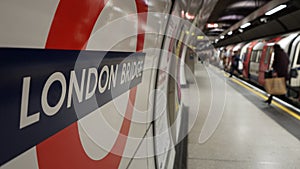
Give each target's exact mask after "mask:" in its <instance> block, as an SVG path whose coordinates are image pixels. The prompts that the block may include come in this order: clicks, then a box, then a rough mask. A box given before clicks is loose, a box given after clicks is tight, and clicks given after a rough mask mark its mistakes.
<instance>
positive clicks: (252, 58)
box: [250, 51, 257, 62]
mask: <svg viewBox="0 0 300 169" xmlns="http://www.w3.org/2000/svg"><path fill="white" fill-rule="evenodd" d="M256 52H257V51H252V53H251V58H250V60H251V62H255V61H256Z"/></svg>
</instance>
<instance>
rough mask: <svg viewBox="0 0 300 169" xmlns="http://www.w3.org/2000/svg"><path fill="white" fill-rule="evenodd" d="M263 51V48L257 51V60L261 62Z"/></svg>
mask: <svg viewBox="0 0 300 169" xmlns="http://www.w3.org/2000/svg"><path fill="white" fill-rule="evenodd" d="M261 53H262V51H261V50H259V51H257V53H256V60H255V62H257V63H258V62H259V61H260V58H261Z"/></svg>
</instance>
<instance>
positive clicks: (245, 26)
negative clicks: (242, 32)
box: [240, 22, 251, 29]
mask: <svg viewBox="0 0 300 169" xmlns="http://www.w3.org/2000/svg"><path fill="white" fill-rule="evenodd" d="M250 25H251V23H250V22H247V23H245V24H244V25H242V26H241V27H240V28H242V29H244V28H247V27H248V26H250Z"/></svg>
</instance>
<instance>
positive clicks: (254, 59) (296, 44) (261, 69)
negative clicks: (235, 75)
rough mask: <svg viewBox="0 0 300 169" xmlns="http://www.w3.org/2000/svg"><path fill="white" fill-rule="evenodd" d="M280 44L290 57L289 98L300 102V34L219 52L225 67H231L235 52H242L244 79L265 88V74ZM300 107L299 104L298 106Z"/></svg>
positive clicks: (270, 38)
mask: <svg viewBox="0 0 300 169" xmlns="http://www.w3.org/2000/svg"><path fill="white" fill-rule="evenodd" d="M274 44H279V45H280V46H281V48H282V49H283V50H284V51H285V52H286V53H287V54H288V56H289V61H290V63H289V68H290V69H289V70H290V72H289V73H290V79H288V84H287V89H288V93H287V96H288V97H290V98H291V99H292V100H294V101H296V102H298V103H299V102H300V96H299V95H300V76H299V74H300V56H299V55H300V53H299V52H300V34H299V32H294V33H289V34H284V35H280V36H276V37H268V38H264V39H257V40H253V41H251V42H248V43H239V44H236V45H229V46H227V47H226V48H223V49H222V50H219V56H220V57H221V58H227V60H225V59H224V63H223V64H224V66H225V67H227V68H228V67H229V64H230V62H231V61H230V57H231V56H232V52H233V51H239V52H240V61H241V62H240V64H239V69H240V70H242V77H243V78H244V79H247V80H250V81H251V82H254V83H256V84H258V85H260V86H264V83H265V72H266V71H267V70H270V69H271V66H272V63H273V57H274V52H273V46H274ZM298 105H299V104H298Z"/></svg>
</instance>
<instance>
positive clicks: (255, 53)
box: [249, 42, 265, 82]
mask: <svg viewBox="0 0 300 169" xmlns="http://www.w3.org/2000/svg"><path fill="white" fill-rule="evenodd" d="M264 45H265V43H264V42H258V43H257V44H256V45H255V46H254V47H253V49H252V52H251V56H250V63H249V65H250V67H249V74H250V80H253V81H255V82H258V75H259V62H260V58H261V55H262V51H263V47H264Z"/></svg>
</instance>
